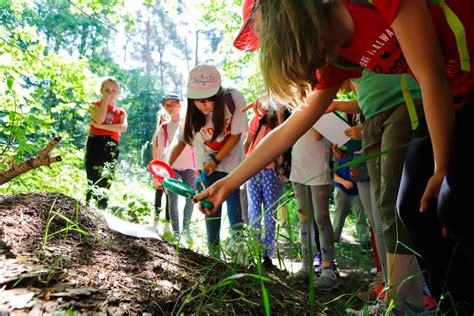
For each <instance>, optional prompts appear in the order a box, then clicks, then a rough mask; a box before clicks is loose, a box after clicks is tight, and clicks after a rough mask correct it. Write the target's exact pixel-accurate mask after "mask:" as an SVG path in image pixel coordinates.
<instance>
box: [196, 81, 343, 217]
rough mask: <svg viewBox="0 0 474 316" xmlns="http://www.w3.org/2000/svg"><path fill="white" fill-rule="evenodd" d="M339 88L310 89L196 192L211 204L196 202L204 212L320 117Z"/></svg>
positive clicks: (216, 204)
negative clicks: (281, 120)
mask: <svg viewBox="0 0 474 316" xmlns="http://www.w3.org/2000/svg"><path fill="white" fill-rule="evenodd" d="M338 90H339V85H336V86H333V87H330V88H328V89H325V90H319V91H315V92H313V93H311V94H310V95H309V96H308V98H307V100H306V103H305V104H303V105H301V106H300V107H299V108H298V109H297V110H295V111H294V112H293V113H292V115H291V116H290V117H289V118H288V119H287V120H286V121H285V122H284V123H283V124H281V125H279V126H278V127H277V128H275V129H274V130H273V131H272V132H270V133H269V134H268V135H266V137H265V138H264V139H263V140H262V141H261V142H260V143H259V144H258V145H257V146H256V148H255V149H254V151H253V152H252V153H251V154H250V155H249V156H248V157H247V158H246V159H245V160H244V161H243V162H242V163H241V164H240V165H239V166H237V168H235V169H234V170H233V171H232V172H231V173H230V174H229V175H228V176H226V177H225V178H223V179H222V180H219V181H218V182H216V183H215V184H213V185H212V186H210V187H209V188H207V189H206V190H205V191H204V192H202V193H201V194H198V195H196V199H198V200H199V199H209V200H211V201H212V202H213V204H214V209H213V210H206V209H204V208H202V207H201V206H199V207H200V210H201V211H202V212H204V213H206V214H214V213H215V212H216V210H217V207H219V206H220V205H221V204H222V202H223V201H224V200H225V199H226V197H227V195H228V194H229V193H230V192H232V191H233V190H234V189H236V188H238V187H239V186H240V185H241V184H242V183H244V182H245V181H247V180H248V179H249V178H250V177H252V176H253V175H254V174H256V173H257V172H258V171H260V170H262V169H263V168H265V166H267V165H268V164H269V163H270V162H272V161H273V160H274V159H275V158H276V157H277V156H278V155H280V154H282V153H283V152H284V151H285V150H287V149H288V148H290V147H291V146H292V145H293V144H294V143H295V142H296V141H297V140H298V139H299V138H300V137H301V136H302V135H303V134H304V133H305V132H306V131H307V130H308V129H310V128H311V127H312V126H313V125H314V123H315V122H316V121H317V120H318V119H319V118H320V117H321V115H322V114H323V113H324V111H325V109H326V108H327V107H328V105H329V104H330V103H331V102H332V100H333V99H334V97H335V96H336V93H337V91H338Z"/></svg>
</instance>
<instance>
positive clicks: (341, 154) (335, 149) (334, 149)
mask: <svg viewBox="0 0 474 316" xmlns="http://www.w3.org/2000/svg"><path fill="white" fill-rule="evenodd" d="M331 150H332V153H333V154H334V157H336V158H337V159H341V158H344V157H345V156H346V154H345V153H344V152H343V151H342V150H340V149H339V147H338V145H337V144H332V146H331Z"/></svg>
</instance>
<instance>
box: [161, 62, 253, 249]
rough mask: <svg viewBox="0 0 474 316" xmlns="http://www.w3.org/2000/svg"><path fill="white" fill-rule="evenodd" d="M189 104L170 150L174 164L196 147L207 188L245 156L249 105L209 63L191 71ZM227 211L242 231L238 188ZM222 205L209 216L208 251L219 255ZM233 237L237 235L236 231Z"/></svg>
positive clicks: (238, 229) (231, 223)
mask: <svg viewBox="0 0 474 316" xmlns="http://www.w3.org/2000/svg"><path fill="white" fill-rule="evenodd" d="M187 98H188V107H187V111H186V119H185V122H184V126H183V127H182V128H180V130H179V132H178V136H177V140H178V141H177V142H176V144H174V146H173V147H172V149H171V151H170V157H169V163H170V164H171V165H172V164H173V163H174V162H175V161H176V159H177V157H178V156H179V154H180V153H181V152H182V151H183V149H184V147H185V146H186V144H190V145H192V146H193V148H194V153H195V159H196V166H197V168H198V169H199V170H200V171H201V172H203V171H206V172H207V174H208V175H207V177H206V179H205V180H204V184H205V185H206V187H208V186H210V185H212V184H213V183H215V182H216V181H218V180H219V179H222V178H224V177H225V176H226V175H227V174H228V173H229V172H231V171H232V170H233V169H234V168H235V167H236V166H237V165H238V164H239V163H240V162H241V161H242V160H243V159H244V149H243V144H242V141H241V140H240V137H241V134H242V132H244V131H247V129H248V123H247V116H246V114H245V113H243V112H241V111H240V110H241V109H242V108H244V107H245V106H246V103H245V99H244V97H243V95H242V94H241V93H240V92H239V91H237V90H235V89H231V90H226V89H224V88H222V86H221V76H220V74H219V71H218V70H217V69H216V68H215V67H213V66H209V65H199V66H197V67H195V68H194V69H192V70H191V71H190V73H189V79H188V84H187ZM226 203H227V214H228V216H229V222H230V225H231V229H232V231H233V232H234V233H236V232H238V231H240V230H241V228H242V227H241V226H242V216H241V209H240V194H239V188H238V187H236V188H235V189H234V190H232V192H229V195H228V196H227V199H226ZM220 229H221V207H220V205H219V206H218V207H217V208H216V210H215V212H214V213H213V214H207V215H206V230H207V243H208V248H209V252H210V254H211V255H213V256H217V257H218V256H219V240H220V236H219V234H220ZM234 237H236V235H235V234H234Z"/></svg>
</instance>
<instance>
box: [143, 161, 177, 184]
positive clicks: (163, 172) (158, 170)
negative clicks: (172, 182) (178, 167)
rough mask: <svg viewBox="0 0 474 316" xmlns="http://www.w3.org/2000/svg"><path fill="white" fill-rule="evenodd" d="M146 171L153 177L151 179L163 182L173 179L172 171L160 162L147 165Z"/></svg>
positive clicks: (151, 162) (168, 166)
mask: <svg viewBox="0 0 474 316" xmlns="http://www.w3.org/2000/svg"><path fill="white" fill-rule="evenodd" d="M148 170H149V171H150V173H151V174H152V175H153V178H155V179H157V180H159V181H163V179H165V178H173V177H174V170H173V168H171V167H170V165H168V164H167V163H166V162H164V161H161V160H152V161H150V163H149V164H148Z"/></svg>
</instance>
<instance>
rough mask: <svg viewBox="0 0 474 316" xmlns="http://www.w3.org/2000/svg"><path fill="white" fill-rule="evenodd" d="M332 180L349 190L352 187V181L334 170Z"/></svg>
mask: <svg viewBox="0 0 474 316" xmlns="http://www.w3.org/2000/svg"><path fill="white" fill-rule="evenodd" d="M334 181H335V182H337V183H340V184H342V185H343V186H344V187H345V188H346V189H348V190H350V189H352V188H353V187H354V183H352V181H349V180H346V179H344V178H343V177H341V176H339V175H338V174H337V173H335V172H334Z"/></svg>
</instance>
